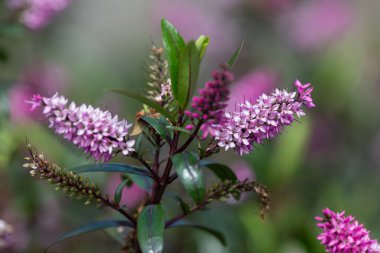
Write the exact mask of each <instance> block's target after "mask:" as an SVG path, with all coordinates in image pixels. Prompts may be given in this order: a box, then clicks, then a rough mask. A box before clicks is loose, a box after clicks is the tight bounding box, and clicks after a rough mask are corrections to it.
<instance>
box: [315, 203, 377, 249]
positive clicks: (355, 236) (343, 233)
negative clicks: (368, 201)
mask: <svg viewBox="0 0 380 253" xmlns="http://www.w3.org/2000/svg"><path fill="white" fill-rule="evenodd" d="M322 213H323V217H316V218H315V219H316V220H317V222H318V223H317V227H319V228H321V229H322V230H323V231H322V233H321V234H319V235H318V236H317V239H318V240H320V241H321V244H323V245H324V246H325V248H326V252H329V253H348V252H350V253H378V252H380V249H379V245H378V243H377V241H376V240H372V239H371V238H370V237H369V231H367V230H366V229H365V228H364V226H363V225H362V224H359V222H358V221H357V220H356V219H355V218H354V217H352V216H351V215H349V216H344V215H345V212H344V211H343V212H341V213H335V212H333V211H331V210H330V209H328V208H326V209H324V210H323V211H322Z"/></svg>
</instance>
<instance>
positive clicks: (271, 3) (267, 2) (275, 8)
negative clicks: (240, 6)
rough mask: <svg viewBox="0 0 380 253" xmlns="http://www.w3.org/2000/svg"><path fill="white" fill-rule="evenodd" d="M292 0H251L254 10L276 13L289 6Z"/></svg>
mask: <svg viewBox="0 0 380 253" xmlns="http://www.w3.org/2000/svg"><path fill="white" fill-rule="evenodd" d="M293 2H294V0H251V3H252V5H253V7H254V8H255V9H256V10H260V11H263V12H265V13H278V12H280V11H283V10H284V9H286V8H288V7H290V6H291V4H292V3H293Z"/></svg>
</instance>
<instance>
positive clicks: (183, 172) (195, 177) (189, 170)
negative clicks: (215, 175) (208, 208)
mask: <svg viewBox="0 0 380 253" xmlns="http://www.w3.org/2000/svg"><path fill="white" fill-rule="evenodd" d="M171 159H172V162H173V165H174V168H175V169H176V171H177V175H178V177H179V179H180V180H181V182H182V184H183V186H184V187H185V189H186V190H187V192H188V193H189V195H190V196H191V197H192V198H193V199H194V201H195V202H196V203H201V202H202V201H203V200H204V197H205V194H206V187H205V182H204V179H203V172H202V170H200V169H199V164H198V160H199V159H198V156H197V155H195V154H194V153H191V152H182V153H179V154H176V155H174V156H173V157H172V158H171Z"/></svg>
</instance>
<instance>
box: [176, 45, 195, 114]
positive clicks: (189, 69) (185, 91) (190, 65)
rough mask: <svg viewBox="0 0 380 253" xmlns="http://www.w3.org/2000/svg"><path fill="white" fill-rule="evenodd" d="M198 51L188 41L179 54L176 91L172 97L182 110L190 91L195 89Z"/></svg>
mask: <svg viewBox="0 0 380 253" xmlns="http://www.w3.org/2000/svg"><path fill="white" fill-rule="evenodd" d="M199 65H200V58H199V51H198V49H197V47H196V46H195V42H194V41H190V42H189V43H188V44H187V45H186V47H185V48H183V49H182V50H181V51H180V54H179V72H178V91H177V93H176V94H174V91H173V96H174V97H175V98H176V99H177V101H178V103H179V105H180V107H181V108H182V109H184V108H185V107H186V105H187V103H188V101H189V97H190V90H191V89H192V87H195V85H196V82H197V80H198V74H199Z"/></svg>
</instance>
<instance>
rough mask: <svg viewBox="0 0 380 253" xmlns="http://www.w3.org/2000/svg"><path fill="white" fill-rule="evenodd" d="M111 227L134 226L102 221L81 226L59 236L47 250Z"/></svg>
mask: <svg viewBox="0 0 380 253" xmlns="http://www.w3.org/2000/svg"><path fill="white" fill-rule="evenodd" d="M112 227H134V225H133V224H132V223H131V222H129V221H126V220H103V221H94V222H90V223H88V224H85V225H82V226H80V227H78V228H76V229H73V230H71V231H69V232H66V233H64V234H62V235H60V236H59V237H58V238H56V239H55V240H54V241H53V242H52V243H51V244H50V245H49V246H48V248H50V247H51V246H53V245H54V244H56V243H58V242H61V241H63V240H66V239H68V238H71V237H74V236H78V235H81V234H85V233H89V232H93V231H96V230H102V229H106V228H112Z"/></svg>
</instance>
